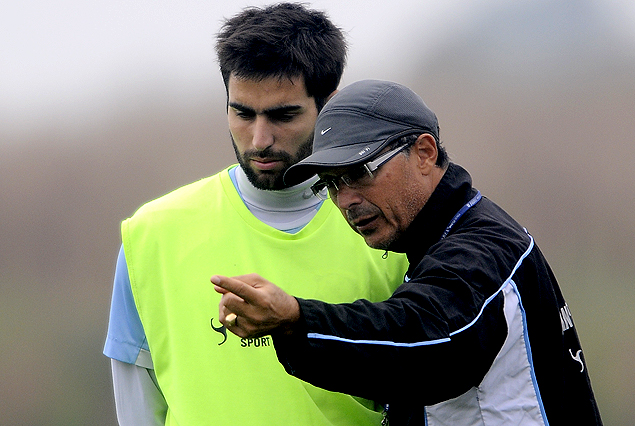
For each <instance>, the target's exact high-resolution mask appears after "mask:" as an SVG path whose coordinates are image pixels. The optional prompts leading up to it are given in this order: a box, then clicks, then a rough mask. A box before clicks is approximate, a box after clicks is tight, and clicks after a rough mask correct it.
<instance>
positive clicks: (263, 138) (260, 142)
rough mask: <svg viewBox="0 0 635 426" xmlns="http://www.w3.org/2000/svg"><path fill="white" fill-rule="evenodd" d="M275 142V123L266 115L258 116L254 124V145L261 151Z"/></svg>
mask: <svg viewBox="0 0 635 426" xmlns="http://www.w3.org/2000/svg"><path fill="white" fill-rule="evenodd" d="M274 142H275V137H274V132H273V125H272V124H271V123H270V122H269V120H267V118H266V117H262V116H257V117H256V120H255V121H254V124H253V140H252V145H253V146H254V148H256V149H257V150H259V151H263V150H265V149H266V148H268V147H270V146H271V145H273V143H274Z"/></svg>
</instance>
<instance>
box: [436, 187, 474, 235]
mask: <svg viewBox="0 0 635 426" xmlns="http://www.w3.org/2000/svg"><path fill="white" fill-rule="evenodd" d="M481 198H482V196H481V191H476V195H475V196H474V198H472V199H471V200H470V201H468V202H467V203H466V204H465V205H464V206H463V207H461V209H460V210H459V211H458V212H456V214H455V215H454V217H453V218H452V220H451V221H450V224H449V225H448V227H447V228H445V231H443V235H441V238H440V239H441V240H442V239H444V238H445V237H447V236H448V234H449V233H450V230H451V229H452V227H453V226H454V225H455V224H456V222H458V220H459V219H460V218H461V216H463V215H464V214H465V212H466V211H468V210H469V209H471V208H472V207H474V205H475V204H476V203H478V202H479V201H481Z"/></svg>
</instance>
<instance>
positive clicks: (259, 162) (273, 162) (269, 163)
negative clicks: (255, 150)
mask: <svg viewBox="0 0 635 426" xmlns="http://www.w3.org/2000/svg"><path fill="white" fill-rule="evenodd" d="M282 163H283V161H282V160H280V159H277V158H259V157H256V158H252V159H251V164H252V165H253V166H254V167H255V168H256V169H258V170H263V171H268V170H274V169H278V168H280V166H281V165H282Z"/></svg>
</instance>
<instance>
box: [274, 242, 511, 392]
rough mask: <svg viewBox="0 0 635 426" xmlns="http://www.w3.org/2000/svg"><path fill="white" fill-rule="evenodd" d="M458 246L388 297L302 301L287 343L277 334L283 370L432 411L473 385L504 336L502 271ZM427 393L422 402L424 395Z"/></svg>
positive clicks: (426, 263) (426, 262) (429, 260)
mask: <svg viewBox="0 0 635 426" xmlns="http://www.w3.org/2000/svg"><path fill="white" fill-rule="evenodd" d="M492 261H494V260H493V259H492V258H491V254H490V253H488V251H487V250H482V252H481V253H478V252H474V251H471V250H466V249H465V247H461V245H456V244H445V245H444V248H443V249H441V250H438V251H437V252H436V253H435V254H434V255H432V256H426V257H424V259H423V260H422V261H421V263H420V264H419V265H418V266H417V267H416V268H415V269H414V271H413V274H412V279H411V280H410V281H409V282H407V283H404V284H402V285H401V286H400V287H399V288H398V289H397V290H396V291H395V293H394V294H393V295H392V297H390V299H388V300H386V301H384V302H380V303H371V302H369V301H366V300H358V301H356V302H354V303H350V304H327V303H324V302H321V301H317V300H303V299H298V301H299V303H300V309H301V313H302V318H301V321H300V323H299V325H298V328H297V329H296V330H295V331H294V333H293V334H292V335H290V336H274V344H275V347H276V351H277V354H278V358H279V360H280V362H281V363H282V364H283V365H284V367H285V369H286V370H287V372H288V373H290V374H292V375H294V376H296V377H298V378H300V379H302V380H305V381H307V382H309V383H311V384H313V385H316V386H319V387H322V388H325V389H328V390H332V391H337V392H344V393H349V394H352V395H356V396H360V397H364V398H369V399H374V400H378V401H388V400H394V399H395V398H400V399H402V400H403V399H407V398H409V397H410V396H411V395H412V392H411V391H410V390H411V389H412V386H417V389H418V392H417V395H418V396H417V397H418V398H419V399H418V401H419V402H420V403H424V404H434V403H437V402H440V401H443V400H446V399H449V398H453V397H455V396H459V395H461V394H463V393H464V392H466V391H467V390H468V389H469V388H471V387H472V386H476V385H478V383H480V381H481V380H482V378H483V377H484V376H485V374H486V373H487V371H488V370H489V368H490V366H491V364H492V363H493V361H494V359H495V357H496V355H497V354H498V352H499V350H500V348H501V347H502V345H503V343H504V341H505V337H506V334H507V327H506V322H505V318H504V314H503V298H502V296H501V295H500V294H497V292H498V290H499V288H500V286H501V284H502V281H504V278H503V277H504V275H505V273H506V272H505V271H504V269H507V268H499V267H497V266H488V267H487V268H484V267H483V265H490V263H489V262H492ZM422 396H423V399H424V400H423V401H421V399H420V398H421V397H422Z"/></svg>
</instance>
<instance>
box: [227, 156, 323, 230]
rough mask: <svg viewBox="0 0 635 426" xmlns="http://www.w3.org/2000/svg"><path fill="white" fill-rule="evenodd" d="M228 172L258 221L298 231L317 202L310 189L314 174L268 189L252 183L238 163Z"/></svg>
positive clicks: (308, 217) (310, 214)
mask: <svg viewBox="0 0 635 426" xmlns="http://www.w3.org/2000/svg"><path fill="white" fill-rule="evenodd" d="M230 175H233V176H232V181H233V182H234V185H235V186H236V189H237V190H238V193H239V195H240V197H241V198H242V200H243V202H244V203H245V205H246V206H247V208H248V209H249V211H251V213H252V214H253V215H254V216H256V218H258V220H260V221H261V222H264V223H266V224H267V225H269V226H272V227H274V228H276V229H278V230H281V231H285V232H297V231H299V230H300V229H301V228H302V227H304V226H305V225H306V224H307V223H309V222H310V221H311V219H312V218H313V216H315V214H316V213H317V210H318V209H319V207H320V205H321V201H320V200H319V199H318V198H317V197H316V196H314V195H313V192H312V191H311V185H313V183H315V181H316V180H317V177H313V178H311V179H309V180H307V181H305V182H302V183H300V184H298V185H295V186H292V187H289V188H285V189H281V190H278V191H268V190H262V189H258V188H256V187H255V186H253V185H252V184H251V182H249V179H247V176H246V175H245V172H244V171H243V169H242V168H241V167H240V166H238V167H235V168H234V169H232V170H231V171H230Z"/></svg>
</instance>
